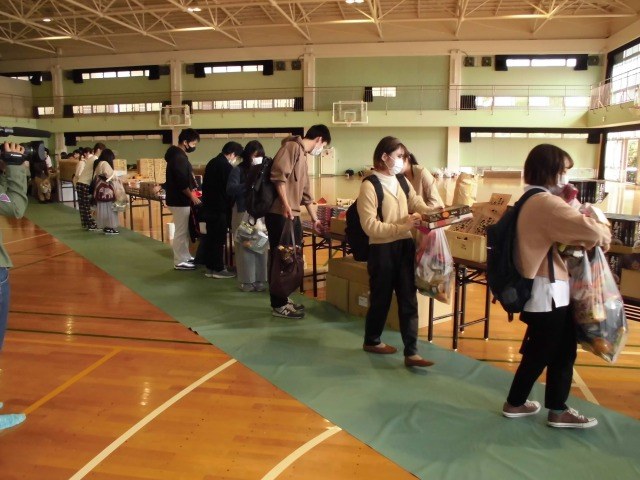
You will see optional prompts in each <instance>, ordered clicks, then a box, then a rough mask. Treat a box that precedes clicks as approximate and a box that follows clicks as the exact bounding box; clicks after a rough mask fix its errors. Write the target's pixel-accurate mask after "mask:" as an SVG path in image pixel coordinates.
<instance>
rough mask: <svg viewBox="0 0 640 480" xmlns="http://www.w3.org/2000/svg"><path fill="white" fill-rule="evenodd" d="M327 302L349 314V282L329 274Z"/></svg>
mask: <svg viewBox="0 0 640 480" xmlns="http://www.w3.org/2000/svg"><path fill="white" fill-rule="evenodd" d="M327 302H329V303H330V304H331V305H333V306H334V307H336V308H338V309H339V310H342V311H343V312H348V311H349V280H346V279H344V278H340V277H336V276H335V275H331V274H327Z"/></svg>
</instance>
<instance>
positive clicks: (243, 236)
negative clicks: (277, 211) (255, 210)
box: [234, 213, 269, 253]
mask: <svg viewBox="0 0 640 480" xmlns="http://www.w3.org/2000/svg"><path fill="white" fill-rule="evenodd" d="M266 230H267V229H266V227H265V226H264V222H263V220H262V218H259V219H257V220H254V219H253V218H252V217H251V216H250V215H249V214H248V213H245V214H244V216H243V218H242V221H241V222H240V225H239V226H238V228H237V229H236V232H235V235H234V240H235V241H236V242H238V243H239V244H240V245H242V246H243V247H245V248H248V249H249V250H251V251H253V252H256V253H264V252H266V250H267V248H269V237H268V236H267V232H266Z"/></svg>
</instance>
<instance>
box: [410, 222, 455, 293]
mask: <svg viewBox="0 0 640 480" xmlns="http://www.w3.org/2000/svg"><path fill="white" fill-rule="evenodd" d="M453 276H454V266H453V257H452V256H451V251H450V250H449V244H448V243H447V237H446V236H445V234H444V229H442V228H437V229H435V230H431V231H429V233H426V234H420V235H419V236H418V248H417V251H416V287H417V288H418V292H420V293H421V294H422V295H426V296H428V297H431V298H433V299H435V300H438V301H440V302H444V303H449V299H450V298H451V287H452V285H453V280H454V279H453Z"/></svg>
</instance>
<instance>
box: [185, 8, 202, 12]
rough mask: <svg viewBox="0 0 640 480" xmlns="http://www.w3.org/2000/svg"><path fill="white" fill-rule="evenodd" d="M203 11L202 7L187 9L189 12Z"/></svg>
mask: <svg viewBox="0 0 640 480" xmlns="http://www.w3.org/2000/svg"><path fill="white" fill-rule="evenodd" d="M201 11H202V9H201V8H200V7H189V8H187V12H201Z"/></svg>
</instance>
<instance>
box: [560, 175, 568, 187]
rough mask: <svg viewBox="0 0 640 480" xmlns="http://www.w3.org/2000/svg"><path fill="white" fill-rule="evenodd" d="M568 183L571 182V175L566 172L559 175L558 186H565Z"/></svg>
mask: <svg viewBox="0 0 640 480" xmlns="http://www.w3.org/2000/svg"><path fill="white" fill-rule="evenodd" d="M567 183H569V177H568V176H567V174H566V173H564V174H562V175H560V177H558V186H560V185H562V186H563V187H564V186H565V185H566V184H567Z"/></svg>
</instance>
